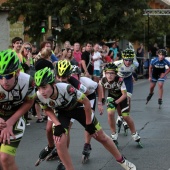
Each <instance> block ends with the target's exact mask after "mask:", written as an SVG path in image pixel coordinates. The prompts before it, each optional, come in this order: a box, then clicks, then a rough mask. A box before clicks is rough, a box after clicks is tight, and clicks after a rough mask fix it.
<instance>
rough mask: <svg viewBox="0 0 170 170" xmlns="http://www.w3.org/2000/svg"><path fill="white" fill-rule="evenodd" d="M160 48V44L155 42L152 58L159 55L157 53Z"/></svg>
mask: <svg viewBox="0 0 170 170" xmlns="http://www.w3.org/2000/svg"><path fill="white" fill-rule="evenodd" d="M158 50H159V47H158V45H157V43H155V44H154V45H153V47H152V48H151V58H155V57H157V56H158V55H157V51H158Z"/></svg>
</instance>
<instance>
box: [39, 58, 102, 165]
mask: <svg viewBox="0 0 170 170" xmlns="http://www.w3.org/2000/svg"><path fill="white" fill-rule="evenodd" d="M55 70H56V71H55V72H56V75H57V76H56V79H57V81H60V82H66V83H69V84H71V85H73V86H74V87H75V88H76V89H78V90H80V91H81V92H82V93H85V94H86V96H87V97H88V99H89V100H90V104H91V108H92V110H93V112H94V111H95V105H96V94H95V91H98V93H99V97H98V109H99V112H100V114H102V113H103V107H102V102H101V101H102V99H101V98H102V95H101V94H102V87H101V85H99V84H98V83H96V82H94V81H92V80H91V79H90V78H87V77H80V74H81V71H80V70H79V68H78V67H77V66H72V65H71V63H70V62H69V61H68V60H60V61H59V62H58V63H56V69H55ZM71 74H72V75H73V76H71ZM75 77H76V78H77V79H79V81H78V80H77V79H76V78H75ZM73 122H74V119H71V120H70V125H69V132H70V129H71V126H72V124H73ZM46 133H47V136H48V139H52V136H51V135H52V121H51V120H50V119H48V121H47V126H46ZM69 134H70V133H68V146H69V143H70V135H69ZM48 141H49V140H48ZM90 141H91V136H90V135H89V134H88V133H87V132H85V144H84V149H83V152H82V154H83V155H82V163H85V162H86V161H87V160H88V158H89V156H90V151H91V145H90ZM50 143H51V141H49V142H48V146H49V144H50ZM52 149H53V148H52ZM49 152H51V151H50V150H49V149H47V147H45V148H44V149H43V150H42V151H41V154H43V156H45V155H48V154H49ZM46 153H47V154H46ZM54 156H55V155H54ZM47 159H48V158H47ZM59 167H62V163H60V164H59Z"/></svg>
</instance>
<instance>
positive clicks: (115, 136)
mask: <svg viewBox="0 0 170 170" xmlns="http://www.w3.org/2000/svg"><path fill="white" fill-rule="evenodd" d="M111 138H112V140H113V142H114V143H115V145H116V146H117V147H118V140H117V139H118V133H115V134H111Z"/></svg>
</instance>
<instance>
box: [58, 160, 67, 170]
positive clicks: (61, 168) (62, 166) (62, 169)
mask: <svg viewBox="0 0 170 170" xmlns="http://www.w3.org/2000/svg"><path fill="white" fill-rule="evenodd" d="M65 169H66V168H65V166H64V165H63V163H62V162H61V161H60V163H59V165H58V166H57V169H56V170H65Z"/></svg>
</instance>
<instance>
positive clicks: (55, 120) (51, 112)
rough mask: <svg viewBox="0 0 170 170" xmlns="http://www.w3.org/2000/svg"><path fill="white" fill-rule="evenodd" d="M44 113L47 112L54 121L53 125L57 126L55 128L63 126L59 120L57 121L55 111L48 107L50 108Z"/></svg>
mask: <svg viewBox="0 0 170 170" xmlns="http://www.w3.org/2000/svg"><path fill="white" fill-rule="evenodd" d="M44 111H45V113H46V115H47V116H49V117H50V119H51V120H52V121H53V123H54V124H55V126H57V125H60V124H61V123H60V122H59V120H58V119H57V117H56V115H55V113H54V111H53V110H52V109H51V108H49V107H48V108H46V109H45V110H44Z"/></svg>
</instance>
